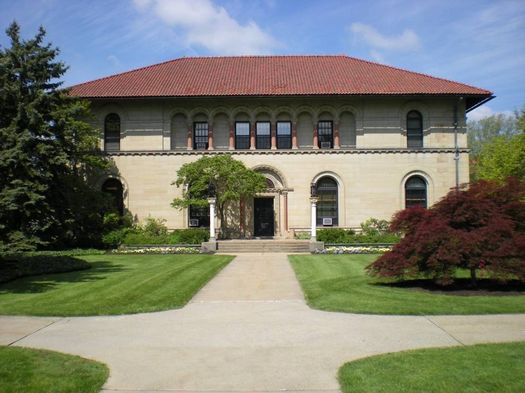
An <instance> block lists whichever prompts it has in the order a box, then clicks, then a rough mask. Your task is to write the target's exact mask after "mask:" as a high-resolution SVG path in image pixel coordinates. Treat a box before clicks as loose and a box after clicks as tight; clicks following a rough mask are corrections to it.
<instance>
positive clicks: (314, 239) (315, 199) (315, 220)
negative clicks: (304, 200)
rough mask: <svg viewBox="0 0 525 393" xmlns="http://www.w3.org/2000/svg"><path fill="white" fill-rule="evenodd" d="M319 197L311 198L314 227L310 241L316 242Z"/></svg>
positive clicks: (312, 227)
mask: <svg viewBox="0 0 525 393" xmlns="http://www.w3.org/2000/svg"><path fill="white" fill-rule="evenodd" d="M318 201H319V198H318V197H310V204H311V209H312V223H311V224H312V225H311V230H310V241H313V242H315V241H316V240H317V202H318Z"/></svg>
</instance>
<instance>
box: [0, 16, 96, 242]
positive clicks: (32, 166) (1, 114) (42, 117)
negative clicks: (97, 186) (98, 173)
mask: <svg viewBox="0 0 525 393" xmlns="http://www.w3.org/2000/svg"><path fill="white" fill-rule="evenodd" d="M6 33H7V35H8V37H9V38H10V41H11V46H10V47H9V48H0V108H1V110H0V173H1V176H0V250H25V249H34V248H37V247H40V246H45V245H47V246H57V245H69V244H71V245H75V243H76V242H77V241H78V236H79V234H80V233H79V232H78V230H76V229H75V228H76V227H77V224H78V223H81V222H83V221H85V220H86V219H87V220H88V221H90V220H89V218H86V214H88V213H89V214H93V210H92V211H91V212H86V214H84V215H83V216H82V217H79V214H81V212H82V211H84V210H85V209H83V208H79V207H80V206H83V203H82V201H83V200H85V201H86V202H87V201H88V198H90V204H91V208H94V206H93V203H98V202H100V203H102V200H101V197H99V195H98V194H97V193H96V192H95V191H94V190H91V189H90V188H89V187H88V186H87V184H86V182H85V178H86V175H87V172H89V171H91V170H93V169H94V168H96V167H103V166H104V160H103V159H102V158H101V156H98V155H97V154H96V152H95V146H96V141H97V134H96V131H95V130H93V129H91V127H90V126H89V125H88V124H86V123H85V122H83V121H82V120H81V119H83V118H86V117H87V116H88V113H89V112H88V106H87V104H86V103H85V102H82V101H79V100H76V99H73V98H71V97H68V96H67V92H66V91H64V90H61V89H60V86H61V83H62V82H60V80H59V79H60V78H61V77H62V76H63V74H64V73H65V72H66V70H67V67H66V66H65V65H64V64H63V63H62V62H60V61H57V60H56V57H57V55H58V49H57V48H53V47H52V46H51V44H44V37H45V31H44V29H43V28H42V27H41V28H40V29H39V31H38V33H37V34H36V36H35V37H34V38H32V39H29V40H23V39H22V38H21V37H20V27H19V26H18V24H17V23H16V22H13V23H12V24H11V26H10V27H9V28H8V29H7V31H6ZM73 207H75V210H73ZM79 212H80V213H79ZM93 219H94V220H95V221H97V220H98V221H100V222H101V218H100V217H93ZM91 221H93V220H91ZM88 226H89V225H88ZM72 230H73V232H72Z"/></svg>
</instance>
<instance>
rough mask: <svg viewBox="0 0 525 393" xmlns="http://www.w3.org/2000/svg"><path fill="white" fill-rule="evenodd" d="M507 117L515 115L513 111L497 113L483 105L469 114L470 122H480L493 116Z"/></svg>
mask: <svg viewBox="0 0 525 393" xmlns="http://www.w3.org/2000/svg"><path fill="white" fill-rule="evenodd" d="M499 114H502V115H506V116H511V115H512V114H513V112H512V111H501V112H495V111H494V110H493V109H492V108H490V107H489V106H487V105H482V106H479V107H477V108H476V109H474V110H472V111H471V112H469V113H467V118H468V120H474V121H478V120H481V119H484V118H485V117H489V116H493V115H499Z"/></svg>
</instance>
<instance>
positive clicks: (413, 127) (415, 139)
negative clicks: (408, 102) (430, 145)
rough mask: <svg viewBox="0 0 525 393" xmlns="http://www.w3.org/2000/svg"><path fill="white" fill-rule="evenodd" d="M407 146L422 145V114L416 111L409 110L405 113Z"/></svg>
mask: <svg viewBox="0 0 525 393" xmlns="http://www.w3.org/2000/svg"><path fill="white" fill-rule="evenodd" d="M407 147H408V148H413V149H417V148H421V147H423V116H421V113H419V112H418V111H410V112H408V114H407Z"/></svg>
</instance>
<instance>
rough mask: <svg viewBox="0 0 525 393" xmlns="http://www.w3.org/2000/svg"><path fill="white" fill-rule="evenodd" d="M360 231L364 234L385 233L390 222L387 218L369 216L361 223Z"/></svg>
mask: <svg viewBox="0 0 525 393" xmlns="http://www.w3.org/2000/svg"><path fill="white" fill-rule="evenodd" d="M361 231H362V233H363V234H364V235H367V236H374V235H386V234H389V233H390V223H389V222H388V221H387V220H379V219H377V218H369V219H368V220H366V221H364V222H362V223H361Z"/></svg>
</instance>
